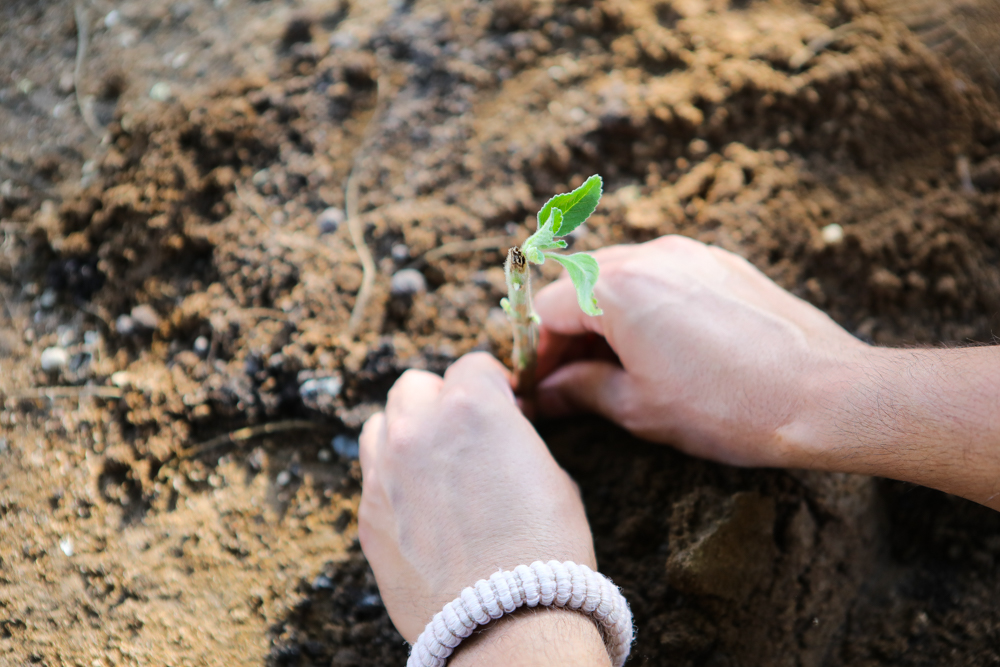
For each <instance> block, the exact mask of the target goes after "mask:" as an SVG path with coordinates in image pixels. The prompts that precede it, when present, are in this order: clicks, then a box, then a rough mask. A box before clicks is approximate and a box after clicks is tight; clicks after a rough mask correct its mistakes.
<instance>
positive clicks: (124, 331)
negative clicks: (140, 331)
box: [115, 315, 135, 336]
mask: <svg viewBox="0 0 1000 667" xmlns="http://www.w3.org/2000/svg"><path fill="white" fill-rule="evenodd" d="M115 331H117V332H118V333H119V334H121V335H122V336H128V335H129V334H131V333H133V332H134V331H135V322H134V321H132V318H131V317H129V316H128V315H119V316H118V319H116V320H115Z"/></svg>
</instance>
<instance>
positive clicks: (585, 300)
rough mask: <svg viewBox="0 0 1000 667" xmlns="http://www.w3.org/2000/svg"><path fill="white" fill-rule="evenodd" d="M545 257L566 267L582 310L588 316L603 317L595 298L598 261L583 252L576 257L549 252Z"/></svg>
mask: <svg viewBox="0 0 1000 667" xmlns="http://www.w3.org/2000/svg"><path fill="white" fill-rule="evenodd" d="M545 256H546V257H548V258H549V259H554V260H556V261H557V262H559V263H560V264H562V265H563V266H564V267H566V271H567V272H568V273H569V278H570V280H572V281H573V287H575V288H576V300H577V301H578V302H579V304H580V310H582V311H583V312H585V313H587V314H588V315H602V314H603V313H604V311H603V310H601V309H600V308H598V307H597V298H596V297H594V285H596V284H597V275H598V272H599V269H598V266H597V260H596V259H594V258H593V257H591V256H590V255H588V254H586V253H582V252H578V253H576V254H575V255H557V254H555V253H551V252H547V253H545Z"/></svg>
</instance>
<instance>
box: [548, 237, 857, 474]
mask: <svg viewBox="0 0 1000 667" xmlns="http://www.w3.org/2000/svg"><path fill="white" fill-rule="evenodd" d="M594 256H595V257H596V258H597V259H598V261H599V262H600V265H601V275H600V279H599V280H598V282H597V286H596V288H595V291H594V293H595V295H596V296H597V298H598V301H599V303H600V305H601V307H602V308H603V309H604V315H603V316H601V317H589V316H587V315H584V314H583V313H582V312H581V311H580V309H579V307H578V306H577V303H576V293H575V290H574V288H573V285H572V284H571V282H570V281H569V279H568V278H563V279H561V280H559V281H557V282H555V283H553V284H552V285H549V286H548V287H546V288H545V289H543V290H541V291H540V292H539V294H538V296H537V299H536V302H535V307H536V310H537V312H538V314H539V315H540V316H541V319H542V332H541V343H540V346H539V371H540V374H543V375H544V374H546V373H551V374H550V375H548V377H546V378H545V379H544V380H543V381H542V382H541V383H540V385H539V387H538V396H537V401H538V404H537V407H538V409H539V411H540V412H541V413H542V414H547V415H550V416H558V415H565V414H568V413H572V412H577V411H591V412H596V413H598V414H601V415H603V416H605V417H607V418H609V419H611V420H612V421H614V422H616V423H618V424H620V425H621V426H623V427H624V428H626V429H628V430H629V431H631V432H633V433H635V434H636V435H638V436H640V437H643V438H646V439H648V440H652V441H655V442H662V443H670V444H672V445H675V446H677V447H679V448H680V449H682V450H684V451H686V452H688V453H691V454H695V455H698V456H702V457H706V458H710V459H714V460H716V461H721V462H724V463H730V464H737V465H749V466H798V465H804V461H805V460H807V459H808V458H809V457H810V456H813V455H814V453H813V452H810V451H808V448H809V446H810V438H811V436H812V434H813V429H814V426H815V424H816V423H817V421H818V420H819V419H820V416H821V413H822V412H823V408H824V405H823V404H824V400H825V398H824V397H825V393H824V390H825V386H826V385H828V384H829V383H833V382H837V381H838V378H844V377H845V375H844V369H845V368H846V367H848V366H850V365H851V364H850V363H849V362H851V361H853V360H856V359H858V358H859V357H861V356H863V355H864V354H865V351H866V350H867V349H870V348H869V347H868V346H867V345H865V344H864V343H862V342H860V341H859V340H857V339H855V338H854V337H853V336H851V335H850V334H849V333H847V332H846V331H845V330H844V329H842V328H841V327H840V326H838V325H837V324H836V323H835V322H833V320H831V319H830V318H829V317H827V316H826V315H825V314H824V313H822V312H821V311H819V310H818V309H816V308H814V307H813V306H811V305H810V304H808V303H806V302H805V301H802V300H801V299H798V298H796V297H794V296H792V295H791V294H789V293H788V292H786V291H784V290H783V289H781V288H780V287H778V286H777V285H776V284H774V283H773V282H772V281H771V280H769V279H768V278H767V277H766V276H764V274H762V273H761V272H760V271H758V270H757V269H755V268H754V267H753V266H751V265H750V264H749V263H748V262H747V261H745V260H743V259H742V258H740V257H737V256H736V255H733V254H732V253H729V252H726V251H724V250H721V249H719V248H714V247H710V246H706V245H704V244H701V243H698V242H697V241H693V240H690V239H687V238H684V237H680V236H669V237H664V238H660V239H657V240H655V241H651V242H649V243H645V244H642V245H636V246H617V247H612V248H606V249H603V250H598V251H597V252H596V253H594ZM588 334H590V335H591V338H593V334H596V335H597V336H599V337H602V338H603V341H606V343H607V346H610V348H611V350H612V351H613V352H614V354H615V355H617V360H608V359H607V358H605V359H595V358H592V357H591V358H586V359H583V360H580V359H573V358H572V357H573V354H574V353H573V350H574V349H576V350H577V351H578V350H579V347H580V344H581V341H582V340H584V338H582V337H584V336H586V335H588ZM567 356H568V357H570V358H569V359H568V363H567Z"/></svg>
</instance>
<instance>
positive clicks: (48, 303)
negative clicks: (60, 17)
mask: <svg viewBox="0 0 1000 667" xmlns="http://www.w3.org/2000/svg"><path fill="white" fill-rule="evenodd" d="M58 300H59V295H58V294H56V292H55V290H52V289H47V290H45V291H44V292H42V295H41V296H40V297H38V305H39V306H41V307H42V308H44V309H45V310H50V309H51V308H52V307H54V306H55V305H56V301H58Z"/></svg>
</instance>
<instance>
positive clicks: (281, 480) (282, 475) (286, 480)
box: [274, 470, 292, 486]
mask: <svg viewBox="0 0 1000 667" xmlns="http://www.w3.org/2000/svg"><path fill="white" fill-rule="evenodd" d="M274 481H275V482H276V483H277V485H278V486H288V485H289V484H291V482H292V473H290V472H288V471H287V470H282V471H281V472H279V473H278V476H277V477H275V478H274Z"/></svg>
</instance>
